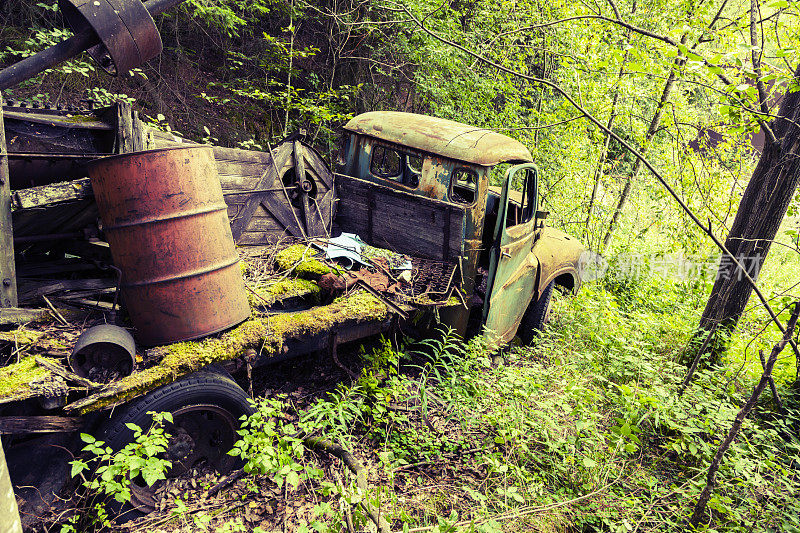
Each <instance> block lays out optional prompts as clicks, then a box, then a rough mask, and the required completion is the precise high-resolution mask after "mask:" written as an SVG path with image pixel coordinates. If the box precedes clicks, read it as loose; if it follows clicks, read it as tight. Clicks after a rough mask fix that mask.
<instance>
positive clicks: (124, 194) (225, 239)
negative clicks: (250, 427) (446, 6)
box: [0, 0, 584, 523]
mask: <svg viewBox="0 0 800 533" xmlns="http://www.w3.org/2000/svg"><path fill="white" fill-rule="evenodd" d="M106 2H107V5H108V6H110V7H111V8H114V7H115V6H116V7H117V8H119V7H120V6H119V5H117V4H118V2H116V1H114V0H106ZM99 3H100V2H94V3H93V4H95V5H96V4H99ZM122 3H123V4H126V5H127V4H130V3H131V2H129V1H128V0H126V1H125V2H122ZM174 3H175V2H172V4H174ZM151 4H153V2H152V0H151V2H148V5H149V6H150V7H152V6H151ZM161 4H164V5H166V4H169V2H161ZM65 5H66V6H67V9H71V10H72V11H70V13H71V15H72V16H73V17H75V18H78V19H79V20H84V19H85V17H84V19H81V18H80V17H79V16H78V15H81V14H83V15H84V16H85V15H86V13H85V12H82V11H80V10H81V9H88V8H86V7H85V4H82V3H80V2H77V1H71V2H66V3H65ZM76 5H77V6H78V7H75V6H76ZM103 5H106V4H103ZM141 6H142V5H141V4H139V5H138V6H137V7H136V9H137V10H138V11H135V13H137V14H138V16H144V13H146V10H145V11H142V8H141ZM162 7H163V6H162ZM131 9H134V8H131ZM151 11H152V9H151ZM76 13H77V14H76ZM133 13H134V11H131V12H129V13H128V14H129V15H130V16H133ZM148 16H149V15H148ZM76 24H79V23H76ZM89 30H92V31H95V30H96V31H95V33H96V35H95V36H94V37H93V38H91V36H90V38H85V37H82V39H83V41H81V42H83V44H85V42H89V44H92V43H97V41H98V39H99V41H100V43H101V44H94V46H95V47H99V48H97V49H95V50H94V53H95V54H96V55H97V56H98V60H99V61H101V62H103V61H105V63H104V64H105V65H106V66H108V67H109V70H114V69H113V68H112V67H113V66H114V65H116V67H119V68H118V69H117V70H118V71H124V69H126V68H130V67H131V66H132V65H133V64H135V62H131V61H128V60H127V59H122V58H124V57H125V56H124V55H120V52H119V50H115V49H113V47H114V46H117V45H116V44H114V42H113V40H109V39H107V38H104V36H107V35H108V34H109V32H113V31H121V30H119V28H117V29H116V30H114V29H113V28H112V29H109V28H106V27H102V28H99V29H97V28H89V29H88V30H86V32H89V33H90V31H89ZM150 30H152V28H151V29H150ZM125 31H129V30H128V29H126V30H125ZM143 31H144V30H143ZM86 32H85V33H86ZM103 32H105V33H103ZM78 34H79V35H80V32H78ZM127 35H128V37H130V38H131V39H133V41H134V42H136V41H137V39H141V38H142V37H141V36H133V37H131V35H130V34H127ZM92 39H94V40H92ZM152 40H153V38H152V35H151V34H150V42H152ZM84 41H85V42H84ZM103 46H105V48H103ZM76 47H77V46H76V45H74V44H73V45H72V48H73V49H75V48H76ZM77 48H79V47H77ZM148 54H150V53H148ZM140 60H144V59H143V58H141V57H140V58H138V59H137V61H140ZM125 61H128V62H127V63H126V62H125ZM50 64H52V63H50ZM116 67H115V68H116ZM15 75H18V74H15ZM3 79H6V78H4V77H3V73H0V80H3ZM0 84H2V83H0ZM269 148H270V149H269V150H268V151H264V152H257V151H248V150H240V149H234V148H224V147H217V146H208V145H199V144H196V143H193V142H191V141H188V140H186V139H182V138H180V137H178V136H176V135H174V134H172V133H169V132H164V131H160V130H158V129H155V128H153V127H150V126H148V125H147V124H145V123H144V122H143V121H142V120H140V118H139V117H138V115H137V113H136V112H135V111H133V110H132V108H131V106H130V105H128V104H122V103H120V104H116V105H114V106H111V107H106V108H100V109H52V108H35V107H33V106H30V105H27V104H25V103H24V102H15V101H10V102H7V103H5V104H4V105H3V107H2V112H0V153H2V156H0V157H2V161H0V163H2V164H0V181H2V187H3V192H2V202H0V211H2V212H0V221H2V223H1V224H0V233H1V235H0V239H2V240H3V243H4V244H3V247H2V252H0V256H2V257H0V271H2V272H0V274H1V276H0V277H2V279H3V284H2V287H0V304H2V307H0V328H1V329H2V331H0V350H2V351H0V364H2V367H0V434H2V436H3V446H4V448H5V449H6V453H7V456H8V459H9V464H10V466H11V471H12V477H13V481H14V483H15V485H16V486H17V490H18V496H19V497H20V499H21V500H22V506H21V508H22V512H23V514H24V516H25V517H26V518H25V519H26V520H27V521H28V522H29V523H30V522H31V521H33V520H36V519H37V517H38V516H40V515H41V514H42V513H44V512H45V511H46V510H47V509H48V508H49V505H51V504H52V503H53V501H54V500H55V495H56V494H57V493H58V491H59V490H61V489H62V488H63V486H64V484H65V483H66V482H67V480H68V479H69V466H68V462H69V460H70V459H71V455H72V454H73V453H77V451H78V450H79V449H80V441H79V439H78V435H79V433H81V432H84V433H94V434H95V435H97V436H98V437H99V438H101V439H102V440H104V441H106V442H107V443H108V444H109V445H110V446H112V447H121V446H124V444H125V443H126V442H128V441H129V439H130V438H131V431H130V429H129V428H128V424H130V423H133V424H137V425H140V426H142V425H146V424H148V422H149V417H150V415H149V414H148V413H149V412H152V411H170V412H172V413H173V418H174V423H173V424H171V425H170V428H169V430H170V434H171V435H172V436H171V439H170V446H169V449H168V452H167V455H168V458H169V459H170V460H171V461H172V464H173V467H172V469H171V471H170V475H180V474H181V473H183V472H186V471H187V470H189V469H191V468H192V467H193V466H194V465H196V464H198V463H203V464H206V465H209V466H211V467H214V468H216V469H217V470H220V471H224V470H225V469H227V468H230V467H231V464H232V463H231V461H232V458H231V457H230V456H228V455H227V453H226V452H227V451H228V450H229V449H230V448H231V446H232V445H233V443H234V441H235V439H236V438H237V435H236V430H237V429H238V424H239V422H238V421H239V417H240V416H241V415H244V414H248V413H251V412H252V407H251V404H250V403H249V402H248V397H249V396H248V394H247V393H246V392H245V390H244V388H243V387H242V384H245V385H246V384H247V376H248V375H249V374H250V372H249V371H250V370H251V369H252V368H254V367H259V366H264V365H270V364H275V363H277V362H279V361H282V360H285V359H286V358H289V357H296V356H300V355H304V354H308V353H311V352H319V353H323V354H330V355H331V356H332V357H334V358H335V357H336V350H337V347H338V346H340V345H341V344H344V343H349V342H353V341H358V340H361V339H365V338H367V337H370V336H374V335H377V334H380V333H388V332H391V331H397V330H399V331H402V332H404V333H412V332H419V331H425V330H427V329H429V328H430V327H431V326H432V325H433V324H434V323H435V322H441V323H444V324H447V325H448V326H450V327H452V328H453V329H455V330H456V331H457V332H459V333H460V334H462V335H467V334H471V333H475V332H481V331H485V332H487V334H489V335H492V336H493V338H494V339H496V342H497V343H498V344H501V343H507V342H509V341H511V340H512V339H513V338H514V337H515V336H518V337H519V338H520V339H521V340H522V341H523V342H528V343H530V342H532V341H533V340H534V336H535V332H536V331H537V330H538V329H540V328H541V327H542V325H543V324H544V323H545V322H546V321H547V319H548V314H549V308H550V300H551V294H552V292H553V290H554V287H560V288H562V289H563V290H565V291H572V292H574V291H577V290H578V289H579V287H580V284H581V277H580V259H581V254H582V253H583V252H584V248H583V246H582V245H581V244H580V242H578V240H576V239H575V238H574V237H571V236H569V235H567V234H566V233H564V232H561V231H559V230H556V229H554V228H551V227H548V226H547V225H546V224H545V219H546V217H547V214H548V213H547V212H545V211H543V210H542V209H541V206H540V205H539V198H540V196H539V191H538V187H539V183H540V181H539V173H538V170H537V167H536V166H535V164H534V161H533V157H532V155H531V153H530V152H529V150H528V149H527V148H526V147H525V146H524V145H523V144H521V143H520V142H518V141H516V140H514V139H511V138H510V137H507V136H505V135H502V134H500V133H497V132H494V131H491V130H487V129H483V128H478V127H473V126H469V125H465V124H461V123H458V122H453V121H450V120H445V119H440V118H435V117H430V116H424V115H416V114H410V113H401V112H391V111H374V112H368V113H364V114H361V115H358V116H356V117H355V118H353V119H351V120H350V121H349V122H348V123H347V124H345V125H344V127H343V135H342V141H341V144H340V148H339V151H338V153H337V154H335V155H334V156H333V161H331V162H330V164H328V163H326V162H325V160H324V158H323V157H322V156H321V155H320V154H319V153H318V152H317V151H316V150H315V149H314V148H313V147H311V146H309V145H308V144H306V143H304V142H303V140H302V138H301V137H299V136H295V137H292V138H289V139H287V140H285V141H283V142H281V143H279V144H278V145H276V146H274V147H269ZM201 180H202V181H201ZM168 183H172V185H171V186H172V189H170V188H169V187H168V186H167V185H165V184H168ZM492 183H494V185H492ZM220 221H222V222H220ZM209 239H210V240H209ZM342 239H344V241H343V240H342ZM343 242H344V243H345V244H342V243H343ZM234 244H235V245H236V247H235V248H234ZM31 457H36V458H37V459H36V460H34V461H32V460H31ZM131 503H132V506H133V507H135V508H138V509H140V510H144V511H146V510H148V509H152V508H153V505H154V494H153V490H152V488H150V487H147V486H146V485H144V484H137V483H134V484H133V486H132V502H131Z"/></svg>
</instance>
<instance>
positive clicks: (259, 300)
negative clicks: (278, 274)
mask: <svg viewBox="0 0 800 533" xmlns="http://www.w3.org/2000/svg"><path fill="white" fill-rule="evenodd" d="M320 295H321V289H320V287H319V285H317V284H316V283H314V282H313V281H309V280H307V279H299V278H298V279H284V280H281V281H275V282H273V283H270V284H268V285H265V286H263V287H259V286H255V287H252V292H250V293H249V297H250V306H251V307H253V308H260V307H267V308H269V307H272V306H274V305H277V304H281V303H286V302H288V301H290V300H300V301H303V302H307V303H311V304H315V303H319V299H320Z"/></svg>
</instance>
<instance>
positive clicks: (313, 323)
mask: <svg viewBox="0 0 800 533" xmlns="http://www.w3.org/2000/svg"><path fill="white" fill-rule="evenodd" d="M387 313H388V311H387V308H386V305H385V304H383V303H382V302H381V301H380V300H378V299H376V298H375V297H373V296H372V295H370V294H368V293H365V292H357V293H355V294H352V295H350V296H347V297H342V298H339V299H338V300H335V301H334V302H333V303H331V304H330V305H326V306H320V307H314V308H312V309H309V310H307V311H300V312H297V313H286V314H278V315H268V316H263V315H262V316H255V317H253V318H251V319H250V320H247V321H246V322H244V323H243V324H241V325H240V326H238V327H236V328H234V329H232V330H231V331H228V332H227V333H224V334H222V335H221V336H219V337H217V338H208V339H204V340H201V341H187V342H179V343H176V344H171V345H168V346H163V347H161V348H157V349H155V350H154V352H153V354H152V355H154V356H156V357H160V358H161V361H160V362H159V363H158V364H157V365H156V366H154V367H152V368H149V369H147V370H143V371H141V372H136V373H134V374H132V375H130V376H128V377H125V378H122V379H121V380H118V381H116V382H114V383H113V384H112V385H111V386H110V387H109V388H108V389H105V390H103V391H100V392H98V393H97V394H94V395H92V396H89V397H87V398H85V399H83V400H79V401H77V402H75V403H73V404H71V405H70V406H67V409H68V410H73V411H74V410H77V411H79V412H80V413H81V414H85V413H88V412H91V411H98V410H100V409H103V408H104V407H107V406H110V405H116V404H119V403H123V402H126V401H128V400H130V399H132V398H135V397H136V396H140V395H142V394H144V393H145V392H147V391H149V390H152V389H154V388H156V387H159V386H161V385H165V384H167V383H170V382H172V381H175V380H176V379H178V378H180V377H182V376H185V375H188V374H191V373H192V372H195V371H197V370H200V369H202V368H203V367H205V366H208V365H210V364H212V363H219V362H223V361H229V360H232V359H236V358H237V357H241V356H243V355H244V352H245V351H246V350H248V349H253V350H258V351H259V353H260V354H261V356H264V355H266V356H275V355H279V354H281V353H283V351H284V345H285V342H286V340H288V339H291V338H297V337H303V336H310V335H315V334H317V333H321V332H324V331H331V330H333V329H334V328H336V327H339V326H341V325H343V324H344V323H345V322H348V323H353V322H355V323H362V322H367V321H373V320H383V319H385V318H386V316H387Z"/></svg>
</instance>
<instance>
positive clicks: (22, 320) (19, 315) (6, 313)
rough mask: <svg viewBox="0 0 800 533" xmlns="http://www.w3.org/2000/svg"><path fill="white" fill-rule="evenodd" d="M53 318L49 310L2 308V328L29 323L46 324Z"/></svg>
mask: <svg viewBox="0 0 800 533" xmlns="http://www.w3.org/2000/svg"><path fill="white" fill-rule="evenodd" d="M52 318H53V317H52V315H51V314H50V310H48V309H39V308H37V309H28V308H22V307H3V308H0V326H8V325H12V324H13V325H17V326H20V325H22V324H28V323H29V322H45V321H48V320H51V319H52Z"/></svg>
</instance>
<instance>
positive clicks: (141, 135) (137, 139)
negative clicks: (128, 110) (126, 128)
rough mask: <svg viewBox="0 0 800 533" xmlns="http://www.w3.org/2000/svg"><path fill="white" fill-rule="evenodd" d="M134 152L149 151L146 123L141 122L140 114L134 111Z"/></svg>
mask: <svg viewBox="0 0 800 533" xmlns="http://www.w3.org/2000/svg"><path fill="white" fill-rule="evenodd" d="M131 130H132V132H131V133H132V139H131V141H132V143H133V151H134V152H141V151H142V150H146V149H147V132H146V131H145V125H144V123H143V122H142V121H141V120H139V112H138V111H132V120H131Z"/></svg>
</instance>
